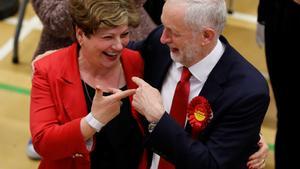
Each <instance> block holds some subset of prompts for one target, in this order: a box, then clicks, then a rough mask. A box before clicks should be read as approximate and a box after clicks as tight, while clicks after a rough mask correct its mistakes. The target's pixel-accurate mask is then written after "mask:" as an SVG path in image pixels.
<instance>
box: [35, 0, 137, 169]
mask: <svg viewBox="0 0 300 169" xmlns="http://www.w3.org/2000/svg"><path fill="white" fill-rule="evenodd" d="M69 3H70V4H69V7H70V14H71V16H72V18H73V22H74V26H75V34H76V40H77V42H76V43H74V44H72V45H71V46H69V47H66V48H63V49H60V50H57V51H55V52H54V53H51V54H49V55H47V56H45V57H43V58H41V59H39V60H37V61H35V62H34V64H33V65H34V73H33V79H32V92H31V102H30V129H31V134H32V138H33V144H34V147H35V149H36V150H37V152H38V153H39V154H40V155H41V156H42V160H41V162H40V166H39V168H41V169H48V168H49V169H60V168H61V169H76V168H78V169H90V168H98V169H99V168H125V169H126V168H128V169H129V168H130V169H132V168H137V167H138V163H139V161H140V157H141V153H142V150H143V146H142V133H141V130H140V128H139V125H138V123H137V121H136V118H137V117H136V116H135V115H136V114H135V112H134V111H133V110H132V109H131V105H130V99H131V98H129V97H128V96H130V95H132V94H133V93H134V89H133V88H135V87H136V86H135V85H134V84H133V82H131V77H132V76H139V77H141V76H142V74H143V62H142V60H141V58H140V55H139V54H138V53H137V52H134V51H131V50H129V49H125V48H124V46H126V45H127V43H128V41H129V31H128V25H133V24H135V23H136V21H137V20H136V17H135V11H133V10H132V9H131V8H130V5H129V4H130V2H128V1H125V0H102V1H98V0H86V1H78V0H70V2H69ZM58 19H59V18H58Z"/></svg>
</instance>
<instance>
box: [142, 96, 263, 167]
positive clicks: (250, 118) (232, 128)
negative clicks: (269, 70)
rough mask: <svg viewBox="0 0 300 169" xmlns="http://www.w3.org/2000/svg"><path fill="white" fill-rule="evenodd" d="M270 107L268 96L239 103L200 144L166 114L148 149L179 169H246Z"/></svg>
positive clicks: (159, 123) (199, 139) (252, 97)
mask: <svg viewBox="0 0 300 169" xmlns="http://www.w3.org/2000/svg"><path fill="white" fill-rule="evenodd" d="M268 103H269V97H268V95H253V96H251V97H247V98H244V99H240V101H238V102H236V103H235V104H234V105H235V106H233V107H232V108H230V109H228V110H224V112H223V114H222V116H223V117H221V118H219V119H217V122H216V123H214V125H213V126H212V127H211V128H210V131H209V132H208V131H206V132H207V133H203V135H202V136H199V137H198V140H195V139H192V138H191V136H190V134H189V133H187V132H186V131H185V130H184V129H183V128H182V127H180V126H179V125H178V124H177V123H176V122H175V121H174V120H173V119H172V118H171V117H170V116H169V115H168V114H167V113H165V114H164V115H163V117H162V118H161V120H160V121H159V122H158V124H157V125H156V127H155V129H154V130H153V132H152V133H151V135H150V136H149V137H148V139H147V141H146V146H147V147H148V148H150V149H151V150H152V151H154V152H156V153H158V154H159V155H161V156H162V157H164V158H165V159H168V160H169V161H171V162H172V163H173V164H175V165H176V167H177V168H185V169H196V168H209V169H219V168H222V169H237V168H239V169H241V168H246V162H247V160H248V157H249V156H250V155H251V154H252V153H253V152H255V151H256V150H257V148H258V147H257V146H255V145H256V144H257V142H258V140H259V135H258V133H259V131H260V126H261V123H262V120H263V118H264V115H265V112H266V110H267V108H268ZM222 111H223V110H222ZM200 135H201V133H200Z"/></svg>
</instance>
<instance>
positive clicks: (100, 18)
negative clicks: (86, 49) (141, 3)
mask: <svg viewBox="0 0 300 169" xmlns="http://www.w3.org/2000/svg"><path fill="white" fill-rule="evenodd" d="M69 12H70V15H71V17H72V19H73V24H74V26H78V27H79V28H81V29H82V30H83V32H84V33H85V35H86V36H89V35H91V34H93V33H95V32H96V31H97V30H98V29H99V28H113V27H116V26H120V25H127V24H128V25H129V26H133V27H135V26H137V25H138V24H139V14H138V13H137V9H136V6H135V1H133V0H69Z"/></svg>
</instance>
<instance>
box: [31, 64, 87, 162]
mask: <svg viewBox="0 0 300 169" xmlns="http://www.w3.org/2000/svg"><path fill="white" fill-rule="evenodd" d="M39 61H40V60H39ZM39 61H37V62H35V63H34V74H33V79H32V89H31V100H30V130H31V134H32V140H33V145H34V147H35V149H36V151H37V152H38V153H39V154H40V155H41V156H42V158H43V159H48V160H58V159H63V158H66V157H71V156H72V155H74V154H76V153H81V154H88V153H89V151H88V150H87V148H86V143H85V141H84V138H83V136H82V134H81V130H80V120H81V118H78V119H74V120H72V121H70V120H69V121H68V120H66V122H62V120H60V119H61V118H62V117H63V116H65V115H64V114H63V112H62V111H61V110H59V109H60V108H59V106H57V100H56V97H55V96H54V95H55V94H54V93H55V92H53V86H52V85H53V83H50V80H49V74H48V73H47V72H49V70H47V69H46V68H45V64H44V65H43V66H41V65H39Z"/></svg>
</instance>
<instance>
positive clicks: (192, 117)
mask: <svg viewBox="0 0 300 169" xmlns="http://www.w3.org/2000/svg"><path fill="white" fill-rule="evenodd" d="M187 112H188V120H189V123H190V125H191V126H192V129H193V130H194V131H196V132H200V131H202V130H203V129H204V128H205V127H206V126H207V124H208V123H209V121H210V119H211V118H212V110H211V107H210V104H209V102H208V100H207V99H206V98H204V97H203V96H197V97H195V98H193V99H192V101H191V102H190V104H189V105H188V110H187Z"/></svg>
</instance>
